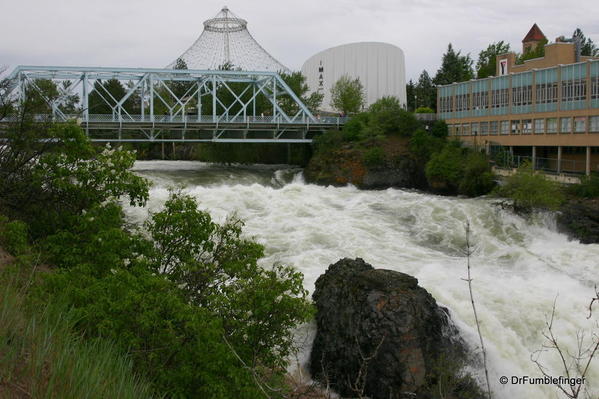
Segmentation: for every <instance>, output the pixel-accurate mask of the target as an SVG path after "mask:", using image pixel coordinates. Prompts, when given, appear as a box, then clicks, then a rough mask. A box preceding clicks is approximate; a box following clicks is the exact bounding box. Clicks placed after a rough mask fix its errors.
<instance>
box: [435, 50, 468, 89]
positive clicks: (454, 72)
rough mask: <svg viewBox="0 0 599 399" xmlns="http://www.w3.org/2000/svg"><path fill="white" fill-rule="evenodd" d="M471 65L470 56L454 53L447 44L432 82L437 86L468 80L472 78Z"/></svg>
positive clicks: (459, 52)
mask: <svg viewBox="0 0 599 399" xmlns="http://www.w3.org/2000/svg"><path fill="white" fill-rule="evenodd" d="M472 63H473V61H472V58H470V54H466V55H462V54H461V51H458V52H456V51H455V50H454V49H453V46H452V45H451V43H449V45H448V46H447V52H446V53H445V54H443V61H442V62H441V67H440V68H439V70H438V71H437V74H436V75H435V78H434V79H433V82H434V83H435V84H436V85H438V86H439V85H447V84H451V83H454V82H464V81H466V80H470V79H472V78H473V77H474V72H473V70H472Z"/></svg>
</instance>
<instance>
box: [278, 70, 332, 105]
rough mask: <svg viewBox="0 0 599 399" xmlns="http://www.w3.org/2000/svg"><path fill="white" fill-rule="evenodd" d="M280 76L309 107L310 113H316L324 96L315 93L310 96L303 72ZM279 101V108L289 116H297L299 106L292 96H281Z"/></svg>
mask: <svg viewBox="0 0 599 399" xmlns="http://www.w3.org/2000/svg"><path fill="white" fill-rule="evenodd" d="M280 75H281V78H282V79H283V80H284V81H285V83H287V85H288V86H289V88H290V89H291V90H292V91H293V92H294V93H295V95H296V96H297V97H298V98H299V99H300V100H301V101H302V102H303V103H304V104H305V105H306V107H308V109H309V110H310V112H312V113H316V112H317V111H318V108H319V107H320V105H321V104H322V100H323V98H324V94H323V93H320V92H318V91H315V92H313V93H311V94H310V95H308V91H309V87H308V84H307V83H306V77H305V76H304V75H302V73H301V72H291V73H281V74H280ZM277 100H278V103H279V106H280V107H281V109H282V110H283V111H284V112H285V113H286V114H287V115H295V114H296V113H297V112H298V111H299V106H298V105H297V103H296V102H295V100H293V98H291V96H290V95H288V94H281V95H280V96H279V97H278V99H277Z"/></svg>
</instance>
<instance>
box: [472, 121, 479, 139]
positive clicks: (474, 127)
mask: <svg viewBox="0 0 599 399" xmlns="http://www.w3.org/2000/svg"><path fill="white" fill-rule="evenodd" d="M472 135H473V136H478V135H480V125H479V123H478V122H474V123H473V124H472Z"/></svg>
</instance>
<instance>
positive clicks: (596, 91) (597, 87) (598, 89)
mask: <svg viewBox="0 0 599 399" xmlns="http://www.w3.org/2000/svg"><path fill="white" fill-rule="evenodd" d="M591 98H592V99H593V100H595V99H599V78H593V79H592V80H591Z"/></svg>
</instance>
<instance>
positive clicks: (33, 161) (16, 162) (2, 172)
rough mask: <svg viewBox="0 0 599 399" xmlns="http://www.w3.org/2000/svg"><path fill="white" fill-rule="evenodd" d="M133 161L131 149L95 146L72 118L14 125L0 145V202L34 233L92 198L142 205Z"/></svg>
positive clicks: (144, 193)
mask: <svg viewBox="0 0 599 399" xmlns="http://www.w3.org/2000/svg"><path fill="white" fill-rule="evenodd" d="M32 129H34V128H32ZM20 133H23V134H20ZM42 140H48V141H42ZM134 161H135V155H134V153H132V152H129V151H124V150H122V149H120V148H118V149H112V148H110V147H109V146H107V147H105V148H104V149H103V150H102V151H100V152H98V151H97V150H96V149H95V148H94V147H93V146H92V145H91V143H90V141H89V139H88V138H87V136H86V135H85V133H84V132H83V131H82V129H81V128H80V127H78V126H76V125H75V124H72V123H67V124H56V125H53V126H52V127H50V128H49V129H48V130H46V131H44V130H40V131H39V132H38V131H35V130H26V131H22V130H20V129H18V128H17V129H15V130H13V131H10V132H9V138H8V142H7V145H6V146H5V147H3V148H2V149H1V150H0V166H1V168H0V207H1V209H3V211H4V212H5V213H6V214H7V216H9V217H14V218H18V219H22V220H24V221H26V222H27V223H28V224H29V225H30V228H31V233H32V234H33V236H34V237H39V236H43V235H47V234H51V233H52V232H54V231H56V230H57V229H59V228H61V227H65V223H67V222H68V218H69V217H70V216H71V215H77V214H79V213H80V212H81V211H82V210H85V209H89V208H91V207H93V206H94V205H95V204H100V203H104V202H107V201H111V200H116V199H118V198H120V197H122V196H127V197H129V201H130V203H131V204H132V205H142V204H144V203H145V201H146V200H147V198H148V183H147V182H146V180H145V179H143V178H141V177H139V176H137V175H135V174H134V173H132V172H131V171H130V170H129V169H130V168H131V167H132V166H133V163H134Z"/></svg>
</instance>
